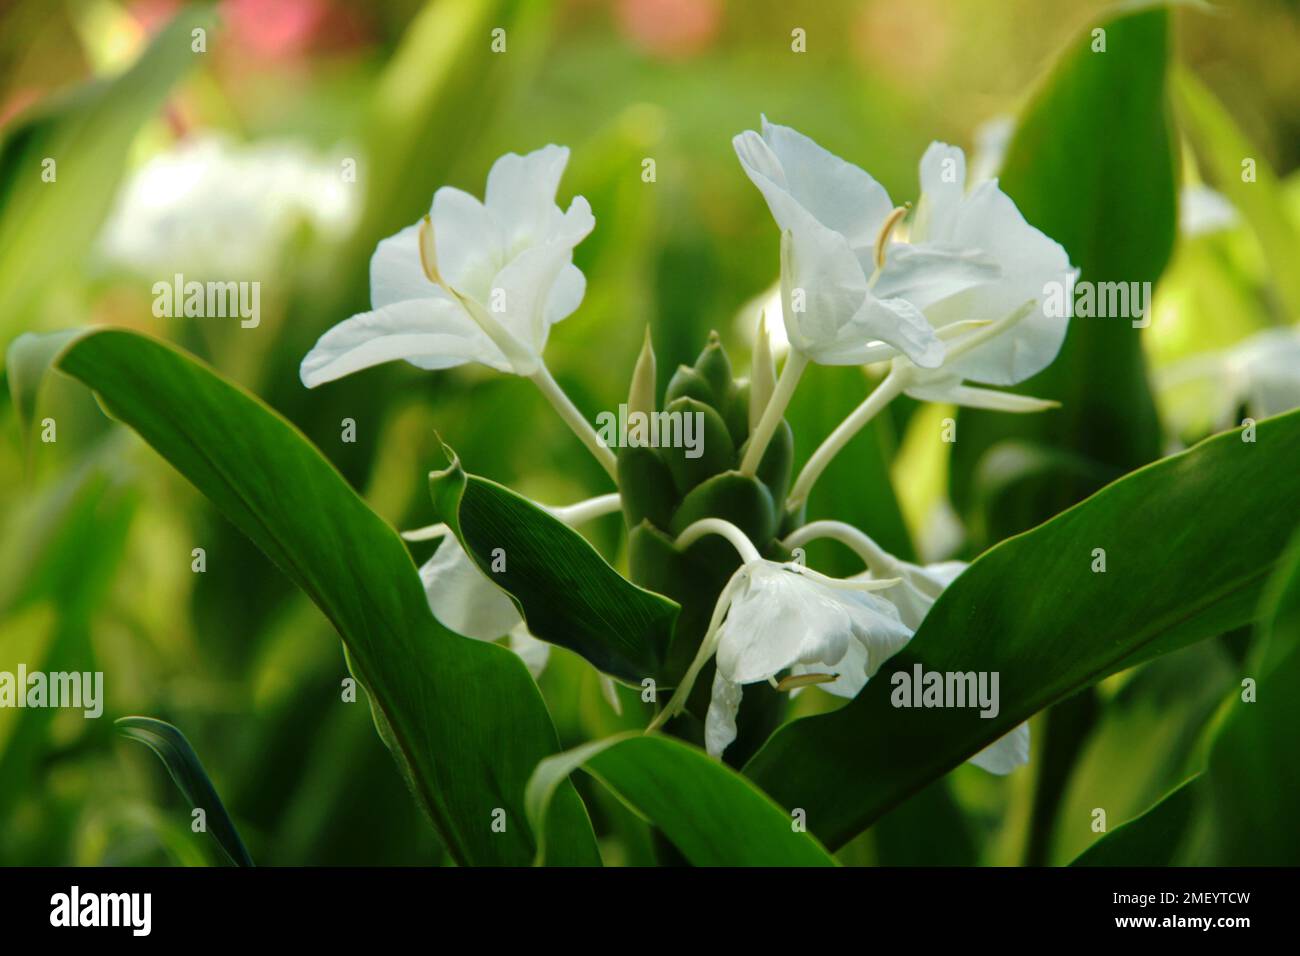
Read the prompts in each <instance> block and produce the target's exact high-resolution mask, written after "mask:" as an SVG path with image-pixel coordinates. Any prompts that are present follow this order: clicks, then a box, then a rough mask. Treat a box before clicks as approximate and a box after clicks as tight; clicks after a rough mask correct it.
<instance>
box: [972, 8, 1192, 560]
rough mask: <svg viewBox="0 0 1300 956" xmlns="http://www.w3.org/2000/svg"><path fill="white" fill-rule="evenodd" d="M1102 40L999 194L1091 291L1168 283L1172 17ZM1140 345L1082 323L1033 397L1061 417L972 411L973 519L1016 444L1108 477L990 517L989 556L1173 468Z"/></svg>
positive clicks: (1108, 328) (1048, 90) (1029, 388)
mask: <svg viewBox="0 0 1300 956" xmlns="http://www.w3.org/2000/svg"><path fill="white" fill-rule="evenodd" d="M1097 27H1098V28H1100V29H1102V30H1104V31H1105V51H1104V52H1100V51H1094V44H1095V43H1097V40H1095V39H1094V37H1093V33H1092V30H1091V29H1089V30H1085V31H1084V32H1083V33H1081V34H1080V35H1078V36H1077V37H1075V38H1074V39H1073V40H1072V41H1071V44H1070V46H1069V47H1068V48H1067V51H1066V54H1065V56H1064V57H1063V58H1062V59H1061V61H1060V62H1059V63H1058V65H1057V66H1056V68H1055V69H1054V70H1053V71H1052V73H1051V74H1050V75H1049V76H1048V77H1047V79H1046V81H1045V82H1044V84H1043V85H1042V86H1041V87H1040V88H1039V90H1038V91H1037V93H1036V95H1035V96H1034V97H1033V98H1032V99H1031V100H1030V102H1029V104H1028V106H1027V107H1026V109H1025V111H1024V113H1023V115H1022V116H1021V119H1020V122H1019V125H1018V127H1017V129H1016V133H1015V135H1014V137H1013V139H1012V142H1011V145H1010V147H1009V149H1008V152H1007V158H1006V162H1005V164H1004V166H1003V169H1002V171H1001V176H1000V178H999V182H1000V184H1001V186H1002V188H1003V189H1004V190H1005V191H1006V192H1007V194H1008V195H1009V196H1011V198H1012V199H1014V200H1015V202H1016V205H1017V206H1018V207H1019V209H1020V211H1021V212H1022V213H1024V216H1025V218H1026V219H1027V220H1028V221H1029V222H1030V223H1032V224H1033V225H1034V226H1037V227H1038V228H1039V229H1041V230H1042V231H1043V232H1044V233H1046V234H1047V235H1049V236H1051V237H1052V238H1053V239H1055V240H1057V241H1058V242H1060V243H1061V245H1062V246H1064V247H1065V249H1066V251H1067V252H1068V253H1069V255H1070V261H1071V262H1072V263H1073V264H1074V265H1076V266H1078V267H1079V269H1080V270H1081V275H1080V281H1081V282H1092V283H1101V282H1124V283H1134V282H1137V283H1141V282H1152V283H1154V282H1155V281H1156V279H1158V278H1159V276H1160V274H1161V272H1162V271H1163V270H1164V268H1165V265H1166V263H1167V262H1168V260H1169V256H1170V253H1171V251H1172V249H1173V243H1174V235H1175V216H1176V207H1177V191H1176V176H1175V170H1176V163H1175V150H1174V139H1173V135H1172V131H1171V123H1170V119H1169V110H1168V104H1167V102H1166V100H1167V91H1166V73H1167V70H1168V59H1169V37H1168V32H1169V27H1168V14H1167V12H1166V11H1165V10H1164V9H1161V8H1158V7H1157V8H1149V9H1144V10H1140V11H1138V12H1133V13H1127V14H1124V15H1121V16H1119V17H1116V18H1115V19H1112V20H1109V21H1106V22H1102V23H1099V24H1097ZM1140 336H1141V330H1140V329H1137V328H1134V327H1133V325H1132V321H1131V320H1130V319H1128V318H1084V317H1076V318H1073V319H1071V320H1070V326H1069V332H1068V334H1067V336H1066V340H1065V344H1064V346H1063V347H1062V348H1061V351H1060V354H1059V355H1058V356H1057V357H1056V360H1055V361H1054V362H1053V363H1052V364H1051V365H1050V366H1048V367H1047V368H1046V369H1045V370H1044V371H1043V372H1041V373H1039V374H1038V375H1036V376H1034V377H1033V378H1031V379H1029V380H1028V381H1027V382H1025V383H1023V385H1022V386H1021V387H1020V390H1023V391H1024V392H1026V393H1028V394H1031V395H1036V396H1039V397H1041V398H1048V399H1055V400H1056V401H1059V402H1060V403H1061V407H1060V408H1059V409H1056V410H1053V411H1048V412H1041V413H1038V414H1035V415H1007V414H1005V413H1001V412H988V411H974V410H969V409H963V410H962V412H961V419H960V424H959V433H960V435H961V441H959V442H957V443H956V444H955V445H954V447H953V475H952V491H953V497H954V501H955V502H956V503H957V505H958V508H959V509H961V510H963V511H964V512H966V513H967V516H968V518H969V517H973V515H972V514H971V511H972V498H973V497H974V496H975V495H976V493H977V492H978V487H977V486H976V485H975V484H974V474H975V470H976V469H977V468H978V467H979V465H980V461H981V459H982V458H983V456H984V455H985V453H986V452H987V451H989V450H990V449H992V448H993V447H994V446H996V445H997V444H998V443H1000V442H1002V441H1004V440H1006V439H1008V438H1014V439H1018V440H1020V441H1022V442H1028V443H1036V444H1040V445H1044V446H1047V447H1048V448H1052V449H1057V450H1060V451H1062V452H1066V453H1068V454H1069V455H1070V456H1072V457H1074V458H1077V459H1079V460H1081V461H1084V462H1093V463H1095V466H1087V467H1084V468H1069V469H1065V470H1062V471H1061V472H1060V473H1059V474H1057V475H1055V476H1054V478H1053V479H1052V480H1047V481H1039V482H1035V483H1033V484H1032V485H1031V486H1029V487H1026V488H1024V489H1023V491H1022V493H1021V495H1020V496H1019V497H1018V501H1017V507H1016V508H1015V509H1014V511H1012V512H1011V513H1009V514H1007V515H1006V516H1005V518H1006V520H1003V521H998V520H997V516H996V515H986V516H984V518H985V519H986V520H987V521H988V523H989V525H990V526H989V528H988V531H989V534H990V537H989V538H988V539H987V540H986V541H985V542H984V544H985V545H987V544H991V543H993V542H994V541H997V540H999V539H1000V538H1002V537H1005V536H1007V535H1009V534H1013V533H1015V532H1018V531H1022V530H1024V529H1026V528H1029V527H1032V526H1033V525H1034V524H1036V523H1038V522H1040V521H1044V520H1046V519H1047V518H1049V517H1051V516H1052V515H1053V514H1056V513H1057V512H1059V511H1061V510H1062V509H1064V508H1066V507H1068V506H1070V505H1072V504H1074V503H1075V502H1077V501H1080V500H1082V499H1083V498H1084V497H1086V496H1087V495H1089V494H1091V493H1092V492H1093V491H1095V490H1096V489H1097V488H1099V487H1101V485H1102V484H1103V483H1104V479H1099V477H1098V475H1097V474H1092V473H1090V472H1100V473H1102V474H1104V473H1107V472H1110V473H1112V474H1114V473H1124V472H1127V471H1130V470H1132V469H1133V468H1136V467H1138V466H1140V465H1143V464H1146V463H1147V462H1149V461H1152V460H1153V459H1155V458H1156V457H1157V456H1158V455H1159V453H1160V429H1159V424H1158V421H1157V418H1156V412H1155V405H1154V403H1153V401H1152V397H1151V393H1150V389H1149V387H1148V385H1147V380H1146V370H1145V365H1144V362H1143V355H1142V346H1141V339H1140ZM977 523H978V522H977Z"/></svg>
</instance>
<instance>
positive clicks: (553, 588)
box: [429, 458, 678, 684]
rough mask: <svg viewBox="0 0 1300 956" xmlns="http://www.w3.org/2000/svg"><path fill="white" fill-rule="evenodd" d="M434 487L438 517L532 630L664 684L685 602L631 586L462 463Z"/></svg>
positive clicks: (608, 666)
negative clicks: (670, 645)
mask: <svg viewBox="0 0 1300 956" xmlns="http://www.w3.org/2000/svg"><path fill="white" fill-rule="evenodd" d="M429 489H430V491H431V493H432V495H433V501H434V507H435V510H436V511H437V513H438V517H439V519H440V520H442V521H445V522H446V523H447V525H448V526H449V527H450V528H451V529H452V531H453V532H454V533H455V534H456V537H457V538H458V539H459V540H460V543H461V545H462V546H463V547H464V548H465V550H466V552H468V553H469V555H470V556H471V557H472V558H473V559H474V561H475V563H476V564H478V566H479V568H481V569H482V571H483V573H484V574H486V575H488V577H489V578H491V579H492V580H493V581H495V582H496V583H497V584H498V585H499V586H500V587H502V588H503V589H504V590H505V591H506V593H507V594H509V595H510V596H511V597H512V598H513V599H514V601H515V603H516V604H517V605H518V606H519V607H520V608H521V610H522V611H523V615H524V618H525V620H526V621H527V622H528V629H529V631H531V632H532V633H533V634H535V635H536V636H537V637H540V638H541V639H542V640H545V641H550V642H551V643H552V644H559V645H560V646H561V647H567V648H569V649H570V650H573V651H576V652H577V653H579V654H581V655H582V656H583V657H585V658H586V659H587V660H589V661H590V662H591V663H592V664H594V665H595V666H596V667H597V668H599V669H600V670H601V671H604V672H605V673H607V674H612V675H613V676H615V677H619V678H622V679H623V680H626V681H629V682H631V683H633V684H639V683H640V682H641V681H642V680H644V679H645V678H647V677H649V678H654V679H655V680H660V681H661V680H662V672H663V665H664V660H665V658H666V656H667V652H668V642H669V640H670V639H671V637H672V632H673V622H674V621H675V620H676V618H677V611H678V607H677V604H676V603H674V602H673V601H670V600H668V599H667V598H665V597H663V596H662V595H659V594H656V593H654V592H653V591H647V590H645V589H644V588H640V587H637V586H636V585H635V584H633V583H632V582H631V581H628V580H627V579H626V578H624V577H623V576H622V575H620V574H619V573H618V572H617V571H615V570H614V569H613V568H612V567H610V566H609V565H608V564H607V563H606V562H605V559H604V558H602V557H601V556H600V554H599V553H598V552H597V551H596V549H595V548H593V547H592V546H591V545H590V544H589V543H588V542H587V540H586V539H585V538H584V537H582V535H580V534H578V533H577V532H576V531H574V530H573V529H572V528H570V527H568V526H567V525H565V524H564V523H563V522H561V521H559V520H557V519H556V518H554V517H553V516H552V515H550V514H548V513H547V512H546V511H544V510H543V509H541V508H539V507H538V506H537V505H535V504H533V503H532V502H531V501H529V500H528V499H527V498H524V497H522V496H521V495H517V494H515V493H514V492H513V491H511V490H510V489H509V488H505V487H503V486H501V485H499V484H497V483H496V482H493V481H489V480H487V479H486V478H479V477H477V476H476V475H467V474H466V473H465V470H464V469H463V468H462V467H461V465H460V461H459V460H456V459H454V458H453V461H452V463H451V465H450V466H449V467H448V468H446V469H445V470H443V471H439V472H434V473H433V474H432V475H430V476H429Z"/></svg>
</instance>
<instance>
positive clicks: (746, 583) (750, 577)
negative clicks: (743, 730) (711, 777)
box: [704, 559, 911, 756]
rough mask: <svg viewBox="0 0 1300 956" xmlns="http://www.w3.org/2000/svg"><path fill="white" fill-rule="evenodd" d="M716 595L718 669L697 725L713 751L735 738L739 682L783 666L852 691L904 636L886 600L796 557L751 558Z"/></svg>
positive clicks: (765, 677)
mask: <svg viewBox="0 0 1300 956" xmlns="http://www.w3.org/2000/svg"><path fill="white" fill-rule="evenodd" d="M723 600H724V601H725V602H726V604H727V608H726V611H725V613H726V617H725V619H724V620H723V621H722V623H721V624H720V626H719V627H718V630H717V634H716V637H715V639H714V640H715V643H716V648H717V650H716V653H717V670H716V673H715V676H714V680H713V697H712V701H711V703H710V704H709V711H708V715H707V717H706V718H705V726H704V737H705V744H706V749H707V750H708V752H709V753H710V754H712V755H714V756H719V755H721V753H722V752H723V750H725V749H726V747H727V746H728V745H729V744H730V743H731V742H732V741H733V740H735V739H736V714H737V712H738V710H739V709H740V700H741V696H742V690H741V688H742V686H743V685H745V684H753V683H755V682H757V681H770V680H773V679H774V678H775V677H776V675H777V674H779V673H781V672H782V671H790V672H791V673H792V674H794V675H797V676H803V677H807V676H809V675H825V681H824V682H820V686H821V687H822V688H823V689H824V690H828V691H830V692H831V693H833V694H836V695H837V696H841V697H854V696H856V695H857V693H858V691H860V690H861V689H862V687H863V686H864V685H865V684H866V682H867V679H868V678H869V677H871V676H872V675H873V674H875V672H876V671H877V670H878V669H879V668H880V665H881V664H882V663H884V662H885V660H887V659H888V658H889V657H890V656H892V655H893V654H894V653H895V652H897V651H898V649H899V648H901V647H902V646H903V645H904V644H906V643H907V640H908V638H909V637H911V631H910V630H908V628H907V627H906V626H905V625H904V624H903V623H902V622H901V621H900V620H899V616H898V612H897V611H896V610H895V609H894V607H893V605H892V604H890V603H889V602H888V601H885V600H882V599H881V598H878V597H876V596H875V595H873V594H870V593H868V592H867V591H866V590H865V589H863V588H860V587H855V586H853V585H852V584H850V583H848V582H843V581H836V580H834V579H832V578H826V577H824V576H822V575H819V574H817V573H816V572H814V571H810V570H808V569H807V568H803V567H800V566H799V565H793V564H779V563H776V562H773V561H767V560H762V559H760V560H758V561H750V562H748V563H746V564H745V566H744V567H743V568H742V569H741V571H740V572H739V573H738V574H737V576H736V577H735V578H734V579H733V581H732V584H731V585H730V586H729V588H728V591H727V592H726V593H724V595H723ZM832 678H833V679H832Z"/></svg>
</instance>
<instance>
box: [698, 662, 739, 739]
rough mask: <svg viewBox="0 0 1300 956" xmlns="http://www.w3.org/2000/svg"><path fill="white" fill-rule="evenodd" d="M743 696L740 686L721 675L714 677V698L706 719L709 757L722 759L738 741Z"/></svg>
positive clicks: (710, 702)
mask: <svg viewBox="0 0 1300 956" xmlns="http://www.w3.org/2000/svg"><path fill="white" fill-rule="evenodd" d="M743 694H744V691H743V689H742V688H741V686H740V685H739V684H736V683H733V682H732V681H729V680H727V679H726V678H725V677H723V676H722V674H721V673H715V674H714V675H713V696H712V697H711V698H710V699H709V712H708V713H707V714H706V715H705V717H704V749H705V750H707V751H708V753H709V756H711V757H721V756H722V752H723V751H724V750H726V749H727V747H729V746H730V745H731V742H732V741H733V740H735V739H736V714H738V713H739V712H740V699H741V696H742V695H743Z"/></svg>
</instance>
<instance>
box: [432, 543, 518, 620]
mask: <svg viewBox="0 0 1300 956" xmlns="http://www.w3.org/2000/svg"><path fill="white" fill-rule="evenodd" d="M420 580H421V581H422V582H424V591H425V594H426V595H427V596H428V598H429V607H430V609H431V610H432V611H433V616H434V617H436V618H437V619H438V620H439V621H441V622H442V623H443V624H444V625H445V626H446V627H449V628H451V630H453V631H455V632H456V633H457V634H463V635H464V636H465V637H472V638H474V639H475V640H479V641H495V640H496V639H497V638H499V637H501V636H503V635H505V634H508V633H511V632H512V631H513V629H514V628H515V627H517V626H518V625H520V624H521V623H522V622H523V619H522V618H521V617H520V616H519V609H518V608H516V607H515V605H514V602H513V601H511V600H510V597H509V596H508V595H507V594H506V592H505V591H503V590H501V589H500V588H499V587H497V586H496V585H495V584H494V583H492V581H491V579H489V578H488V577H487V575H485V574H484V573H483V572H482V571H480V570H479V567H478V565H476V564H475V563H474V562H473V561H472V560H471V559H470V557H469V555H468V554H466V553H465V549H464V548H462V547H461V546H460V542H459V541H458V540H456V536H455V535H450V534H449V535H447V537H445V538H443V539H442V541H441V542H440V543H439V544H438V548H437V550H435V551H434V552H433V556H432V557H431V558H429V560H428V561H426V562H425V563H424V565H423V566H422V567H421V568H420ZM513 640H514V635H513V634H512V641H513Z"/></svg>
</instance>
